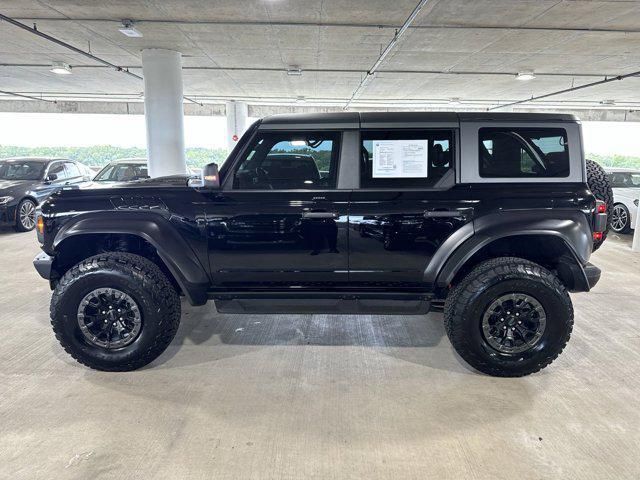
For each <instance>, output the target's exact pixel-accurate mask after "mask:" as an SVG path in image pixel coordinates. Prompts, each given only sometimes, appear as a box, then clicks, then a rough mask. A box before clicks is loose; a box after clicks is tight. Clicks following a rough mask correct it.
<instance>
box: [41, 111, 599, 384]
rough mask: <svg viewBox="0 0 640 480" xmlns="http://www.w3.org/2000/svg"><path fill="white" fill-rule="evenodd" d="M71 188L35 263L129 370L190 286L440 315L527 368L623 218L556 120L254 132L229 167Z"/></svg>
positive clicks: (551, 352) (274, 304) (199, 299)
mask: <svg viewBox="0 0 640 480" xmlns="http://www.w3.org/2000/svg"><path fill="white" fill-rule="evenodd" d="M190 183H191V185H189V184H188V182H187V179H186V178H185V177H168V178H159V179H148V180H140V181H137V182H133V183H129V184H116V185H114V186H113V187H112V188H109V189H104V188H103V189H86V190H80V191H73V192H61V193H59V194H56V195H55V197H54V198H52V199H51V200H49V201H47V202H45V203H44V204H43V205H42V210H41V217H39V220H40V218H41V219H42V221H41V222H40V221H39V227H38V239H39V241H40V242H41V244H42V249H43V251H44V252H43V253H42V254H40V255H38V256H37V257H36V259H35V260H34V264H35V266H36V268H37V270H38V271H39V272H40V274H41V275H42V276H43V277H44V278H47V279H49V280H50V282H51V286H52V288H54V293H53V298H52V301H51V321H52V324H53V329H54V331H55V333H56V336H57V338H58V339H59V341H60V343H61V344H62V346H63V347H64V348H65V349H66V350H67V351H68V352H69V353H70V354H71V355H72V356H73V357H74V358H75V359H76V360H78V361H79V362H81V363H83V364H85V365H88V366H89V367H92V368H96V369H99V370H133V369H136V368H139V367H141V366H143V365H146V364H147V363H149V362H151V361H152V360H153V359H155V358H156V357H158V356H159V355H160V353H162V351H163V350H164V349H165V348H166V347H167V345H168V344H169V343H170V342H171V340H172V338H173V336H174V335H175V333H176V330H177V328H178V323H179V321H180V300H179V295H184V296H185V297H186V299H187V300H188V301H189V302H190V303H191V304H193V305H202V304H204V303H205V302H207V300H215V302H216V307H217V309H218V311H219V312H232V313H245V312H260V313H283V312H284V313H288V312H291V313H293V312H299V313H312V312H324V313H354V312H355V313H363V314H425V313H427V312H428V311H429V310H430V308H444V317H445V326H446V331H447V334H448V336H449V338H450V339H451V342H452V344H453V346H454V347H455V349H456V350H457V352H458V353H459V354H460V355H461V356H462V357H463V358H464V359H465V360H466V361H467V362H469V363H470V364H471V365H472V366H474V367H475V368H476V369H478V370H480V371H482V372H485V373H488V374H491V375H499V376H521V375H526V374H529V373H532V372H536V371H538V370H540V369H541V368H544V367H546V366H547V365H548V364H550V363H551V362H552V361H553V360H554V359H555V358H556V357H557V356H558V354H559V353H560V352H561V351H562V349H563V348H564V346H565V344H566V343H567V341H568V339H569V336H570V334H571V329H572V326H573V308H572V304H571V299H570V298H569V293H568V292H584V291H589V290H590V289H591V288H592V287H593V286H594V285H595V284H596V282H597V281H598V279H599V276H600V270H599V269H598V268H597V267H595V266H593V265H591V264H590V263H589V256H590V255H591V252H592V249H593V241H594V238H595V239H596V240H601V237H602V232H603V231H604V230H605V229H606V223H607V218H606V217H607V214H606V206H605V204H604V203H603V202H599V201H597V200H596V199H595V198H594V196H593V195H592V193H591V191H590V189H589V187H588V185H587V173H586V168H585V160H584V157H583V152H582V139H581V128H580V124H579V122H578V121H577V120H576V118H575V117H573V116H570V115H555V114H553V115H552V114H487V113H481V114H470V113H464V114H455V113H361V114H358V113H335V114H321V115H287V116H273V117H268V118H265V119H263V120H261V121H258V122H256V123H255V124H253V125H252V126H251V127H250V128H249V130H248V131H247V132H246V133H245V135H244V136H243V137H242V139H241V141H240V142H239V143H238V145H237V146H236V148H235V149H234V150H233V152H232V153H231V154H230V156H229V158H228V159H227V161H226V162H225V164H224V165H223V166H222V168H221V169H220V171H219V172H218V170H217V166H216V165H214V164H211V165H209V166H207V167H206V168H205V169H204V171H203V179H202V181H201V182H199V183H198V184H197V185H193V180H191V181H190Z"/></svg>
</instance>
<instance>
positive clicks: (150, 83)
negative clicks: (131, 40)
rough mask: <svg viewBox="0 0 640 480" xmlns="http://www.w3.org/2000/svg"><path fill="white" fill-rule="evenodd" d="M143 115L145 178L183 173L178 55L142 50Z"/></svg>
mask: <svg viewBox="0 0 640 480" xmlns="http://www.w3.org/2000/svg"><path fill="white" fill-rule="evenodd" d="M142 73H143V76H144V115H145V120H146V124H147V153H148V156H149V176H151V177H163V176H166V175H179V174H184V173H186V171H187V166H186V162H185V153H184V119H183V116H184V110H183V104H182V56H181V54H180V52H174V51H171V50H162V49H158V48H151V49H146V50H143V51H142Z"/></svg>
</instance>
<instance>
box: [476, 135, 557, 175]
mask: <svg viewBox="0 0 640 480" xmlns="http://www.w3.org/2000/svg"><path fill="white" fill-rule="evenodd" d="M478 136H479V153H480V158H479V162H480V176H481V177H484V178H519V177H522V178H530V177H568V176H569V147H568V144H567V132H566V131H565V130H564V129H561V128H481V129H480V131H479V134H478Z"/></svg>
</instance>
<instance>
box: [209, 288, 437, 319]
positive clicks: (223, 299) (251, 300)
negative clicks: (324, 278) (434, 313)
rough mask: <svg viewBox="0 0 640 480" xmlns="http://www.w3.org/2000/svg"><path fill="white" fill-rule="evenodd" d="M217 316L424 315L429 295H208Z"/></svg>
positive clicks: (243, 293)
mask: <svg viewBox="0 0 640 480" xmlns="http://www.w3.org/2000/svg"><path fill="white" fill-rule="evenodd" d="M209 298H212V299H213V300H215V304H216V308H217V310H218V312H220V313H269V314H271V313H334V314H344V313H360V314H363V313H364V314H379V315H392V314H396V315H397V314H401V315H424V314H426V313H428V312H429V307H430V303H431V298H430V296H429V295H425V294H416V293H393V292H331V291H328V292H289V291H286V292H285V291H283V292H273V291H272V292H255V291H254V292H210V293H209Z"/></svg>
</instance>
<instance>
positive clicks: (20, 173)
mask: <svg viewBox="0 0 640 480" xmlns="http://www.w3.org/2000/svg"><path fill="white" fill-rule="evenodd" d="M45 165H46V164H45V163H44V162H29V161H23V162H15V161H13V162H0V180H39V179H41V178H42V174H43V172H44V167H45Z"/></svg>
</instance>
